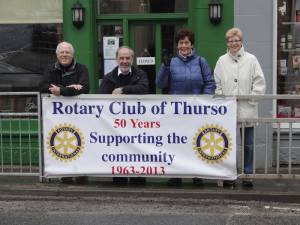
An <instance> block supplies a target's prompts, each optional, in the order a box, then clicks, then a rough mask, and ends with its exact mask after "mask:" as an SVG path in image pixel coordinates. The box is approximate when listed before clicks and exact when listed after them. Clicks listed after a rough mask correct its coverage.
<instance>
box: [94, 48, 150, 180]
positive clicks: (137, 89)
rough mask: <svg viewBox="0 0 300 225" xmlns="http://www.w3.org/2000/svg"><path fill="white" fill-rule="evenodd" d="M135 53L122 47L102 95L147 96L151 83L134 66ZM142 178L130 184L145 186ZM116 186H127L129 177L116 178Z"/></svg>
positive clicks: (104, 82) (104, 81)
mask: <svg viewBox="0 0 300 225" xmlns="http://www.w3.org/2000/svg"><path fill="white" fill-rule="evenodd" d="M133 58H134V52H133V50H132V49H131V48H129V47H126V46H122V47H120V48H119V49H118V50H117V52H116V59H117V63H118V66H117V67H115V68H114V69H113V70H112V71H111V72H110V73H108V74H107V75H105V76H104V79H103V81H102V83H101V85H100V94H116V95H119V94H147V93H148V92H149V82H148V78H147V75H146V73H145V72H144V71H142V70H141V69H139V68H137V67H135V66H133V65H132V63H133ZM145 181H146V179H145V178H142V177H138V178H131V179H130V183H135V184H143V183H145ZM113 182H114V183H115V184H120V185H122V184H127V182H128V179H127V177H114V178H113Z"/></svg>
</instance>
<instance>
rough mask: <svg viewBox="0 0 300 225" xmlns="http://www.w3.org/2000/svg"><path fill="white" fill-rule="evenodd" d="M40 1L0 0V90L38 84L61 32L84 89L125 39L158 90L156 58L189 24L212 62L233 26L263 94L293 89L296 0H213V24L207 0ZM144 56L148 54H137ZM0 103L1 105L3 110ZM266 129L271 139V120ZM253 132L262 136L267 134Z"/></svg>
mask: <svg viewBox="0 0 300 225" xmlns="http://www.w3.org/2000/svg"><path fill="white" fill-rule="evenodd" d="M46 2H47V3H45V1H43V0H30V1H26V4H23V3H20V1H16V0H11V1H10V2H9V3H7V2H6V1H0V6H1V7H0V8H1V10H0V11H1V14H0V18H1V19H0V23H1V24H0V33H1V35H0V38H1V39H2V40H1V43H6V44H5V45H1V46H0V65H1V67H0V71H1V73H0V90H1V91H29V90H31V91H32V90H37V89H38V81H39V80H40V79H41V78H42V71H43V70H44V69H45V68H46V66H47V65H49V64H50V63H53V62H54V61H55V46H56V45H57V43H58V42H60V41H62V40H65V41H69V42H71V43H72V44H73V45H74V47H75V57H76V58H77V59H78V61H80V62H81V63H83V64H86V65H87V67H88V69H89V74H90V81H91V93H97V91H98V88H99V83H100V82H101V79H102V78H103V76H105V74H106V73H108V72H109V71H110V70H111V69H112V68H113V67H114V66H115V65H116V64H115V50H116V48H117V47H119V46H121V45H128V46H130V47H131V48H133V49H134V51H135V54H136V55H135V63H136V64H138V66H140V67H141V68H142V69H143V70H145V71H146V72H147V74H148V77H149V80H150V83H151V93H153V94H155V93H157V94H159V93H161V90H159V89H158V88H156V86H155V83H154V80H155V75H156V72H157V71H158V69H159V67H160V64H161V61H162V58H163V57H171V56H172V55H173V54H174V53H175V49H176V46H175V43H174V35H175V33H176V31H177V30H178V29H179V28H182V27H188V28H190V29H192V30H193V31H194V32H195V35H196V38H195V48H196V49H197V52H198V54H199V55H201V56H204V57H205V58H206V59H207V60H208V63H209V65H210V67H211V68H212V69H213V68H214V65H215V63H216V61H217V59H218V57H219V56H220V55H222V54H224V53H225V52H226V43H225V40H224V35H225V32H226V31H227V30H228V29H229V28H231V27H239V28H241V29H242V31H243V33H244V45H245V48H246V50H247V51H249V52H250V53H253V54H254V55H256V57H257V58H258V60H259V62H260V64H261V66H262V69H263V71H264V74H265V77H266V84H267V91H266V92H267V94H291V95H298V94H299V93H300V73H299V70H300V68H299V65H300V32H299V29H300V26H299V24H300V2H299V0H263V1H262V0H251V1H249V0H226V1H225V0H220V2H221V3H222V12H221V16H222V20H221V22H220V23H219V24H216V25H215V24H213V23H212V22H211V21H210V17H209V4H210V3H211V2H212V1H211V0H187V1H183V0H160V1H157V0H79V1H77V0H64V1H62V0H51V1H50V0H49V1H46ZM78 2H79V3H80V4H81V6H82V7H83V8H84V21H83V22H84V23H83V25H82V26H81V27H80V28H78V27H77V26H74V24H73V21H72V20H73V9H72V8H74V6H75V4H76V3H78ZM20 32H21V33H22V38H20ZM144 57H148V58H149V60H146V61H143V60H142V59H143V58H144ZM0 101H2V102H4V101H7V100H4V99H0ZM14 101H15V103H14V106H13V107H14V108H15V109H16V110H17V111H18V110H22V109H23V108H24V107H25V105H24V100H22V101H18V100H14ZM26 101H27V100H26ZM26 101H25V102H26ZM22 104H23V105H22ZM7 105H8V103H7V104H6V103H5V104H1V106H0V111H5V110H7V108H5V107H7ZM259 110H260V115H261V116H277V117H300V101H299V100H284V101H283V100H278V101H276V102H271V101H269V102H266V103H265V104H264V105H263V107H260V108H259ZM258 132H260V131H258ZM269 135H270V138H269V142H270V143H269V144H270V145H269V146H271V145H272V127H270V132H269ZM257 136H258V137H262V139H265V136H266V135H265V133H258V134H257ZM295 139H297V136H296V137H295ZM264 142H265V141H259V140H258V142H257V143H258V149H259V151H258V154H260V152H263V150H262V149H264V147H265V144H261V145H260V143H264ZM260 149H261V150H260ZM270 151H271V152H270V153H271V154H272V150H270ZM295 155H297V153H295ZM282 157H283V158H284V157H285V156H284V154H283V156H282ZM298 158H299V159H300V156H299V157H298ZM283 161H284V160H283ZM269 163H270V164H271V163H272V159H270V162H269Z"/></svg>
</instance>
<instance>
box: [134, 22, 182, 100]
mask: <svg viewBox="0 0 300 225" xmlns="http://www.w3.org/2000/svg"><path fill="white" fill-rule="evenodd" d="M183 26H184V23H182V22H179V23H178V22H176V23H175V22H173V23H172V22H157V21H155V22H145V21H142V22H139V21H132V22H131V23H130V24H129V34H130V35H129V43H130V46H131V47H132V48H133V50H134V52H135V58H134V62H135V64H136V65H137V66H138V67H139V68H141V69H142V70H144V71H145V72H146V74H147V76H148V79H149V84H150V85H149V86H150V87H149V89H150V90H149V91H150V94H155V93H161V90H160V89H158V88H156V85H155V77H156V73H157V72H158V70H159V67H160V65H161V62H162V60H166V59H167V58H171V57H172V56H173V55H175V53H176V43H175V34H176V32H177V30H178V29H180V28H181V27H183ZM147 59H148V60H147Z"/></svg>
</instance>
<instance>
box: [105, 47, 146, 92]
mask: <svg viewBox="0 0 300 225" xmlns="http://www.w3.org/2000/svg"><path fill="white" fill-rule="evenodd" d="M133 57H134V52H133V50H132V49H131V48H129V47H126V46H122V47H120V48H119V49H118V50H117V52H116V58H117V63H118V66H117V67H115V68H114V69H113V70H112V71H111V72H110V73H108V74H107V75H105V76H104V79H103V81H102V83H101V85H100V94H148V92H149V82H148V78H147V75H146V73H145V72H144V71H143V70H141V69H139V68H137V67H135V66H133V65H132V63H133Z"/></svg>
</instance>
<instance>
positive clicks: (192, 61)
mask: <svg viewBox="0 0 300 225" xmlns="http://www.w3.org/2000/svg"><path fill="white" fill-rule="evenodd" d="M194 40H195V35H194V33H193V32H192V31H191V30H188V29H180V30H179V31H178V32H177V34H176V37H175V41H176V44H177V54H176V57H173V58H172V59H171V62H170V63H166V62H165V63H163V64H162V65H161V67H160V70H159V72H158V75H157V76H156V85H157V86H158V87H159V88H168V93H169V94H214V92H215V82H214V79H213V75H212V73H211V70H210V68H209V66H208V64H207V62H206V60H205V59H204V58H203V57H199V56H198V55H197V54H196V50H195V49H194ZM166 64H167V65H166Z"/></svg>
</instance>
